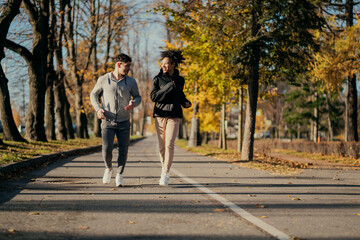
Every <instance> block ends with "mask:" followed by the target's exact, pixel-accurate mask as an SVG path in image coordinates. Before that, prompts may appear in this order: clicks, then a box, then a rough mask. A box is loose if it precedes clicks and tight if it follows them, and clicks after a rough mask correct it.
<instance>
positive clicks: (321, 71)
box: [155, 0, 360, 160]
mask: <svg viewBox="0 0 360 240" xmlns="http://www.w3.org/2000/svg"><path fill="white" fill-rule="evenodd" d="M172 2H173V5H172V6H171V7H162V8H157V9H155V11H161V12H162V13H164V14H168V16H169V20H168V27H169V29H171V31H172V32H173V33H174V34H173V35H174V36H175V37H174V39H173V41H172V42H169V44H168V47H170V48H171V47H174V48H177V47H179V46H181V47H183V49H184V52H185V55H186V59H187V63H186V66H185V68H184V69H183V71H184V72H185V73H186V74H185V75H186V76H187V80H188V89H190V91H189V94H192V93H194V94H192V95H193V101H194V102H195V104H194V109H197V111H194V113H195V112H196V113H197V115H196V116H194V117H198V118H200V121H201V124H200V125H204V128H208V130H209V126H210V125H214V124H218V121H221V123H220V131H219V132H220V136H221V137H220V140H221V139H222V141H220V146H223V147H226V141H224V139H225V137H224V135H225V131H224V127H223V126H224V125H225V124H224V120H225V116H224V115H225V109H226V108H225V106H231V105H234V104H238V106H239V120H238V123H239V124H238V125H239V127H238V129H239V135H238V142H239V144H238V146H239V150H240V148H241V150H242V151H241V152H242V159H243V160H251V159H252V158H253V143H254V132H255V121H256V111H257V104H258V102H259V101H260V102H261V103H262V105H263V106H266V102H268V103H267V105H271V104H272V103H269V101H270V100H272V101H273V104H276V103H275V102H276V101H277V100H278V99H279V98H280V96H279V95H281V94H282V92H281V91H280V88H278V89H276V86H277V85H279V86H280V85H281V84H280V83H283V82H287V85H289V84H290V85H292V86H296V89H304V90H303V91H308V92H309V94H307V97H310V100H308V99H307V100H306V101H304V99H305V98H304V97H305V96H304V97H302V98H301V99H302V100H300V101H301V102H302V103H304V102H311V103H312V108H313V109H314V110H313V112H310V113H305V112H304V113H303V114H301V110H300V109H299V108H295V109H291V110H290V111H288V110H289V108H288V109H287V110H286V109H285V110H284V109H283V107H284V106H286V105H287V106H288V107H289V106H291V105H292V106H294V104H292V103H293V102H292V101H294V100H296V99H298V98H299V96H300V95H298V96H296V97H294V96H293V98H291V96H289V97H288V99H287V102H288V104H286V102H285V98H283V100H282V105H283V106H282V109H280V110H279V109H277V111H278V112H277V113H275V114H274V115H279V114H284V112H286V111H288V112H291V114H293V115H297V116H296V117H294V116H292V117H291V116H290V115H289V114H287V115H286V114H285V116H286V118H287V119H286V120H287V121H288V124H289V126H290V127H291V128H294V127H295V126H299V125H303V124H304V123H303V122H301V121H303V120H304V119H305V118H304V117H305V116H307V119H308V120H309V121H310V122H311V126H312V130H311V132H313V134H312V139H317V134H318V132H319V131H318V123H319V122H318V119H319V113H318V109H317V108H318V106H319V100H318V99H319V97H321V98H322V97H325V99H326V100H327V106H329V108H328V114H329V119H330V121H329V123H330V126H331V116H330V114H331V112H332V110H331V109H330V105H331V104H330V102H331V101H334V99H336V96H339V94H341V91H342V89H343V87H344V86H345V87H346V90H347V98H346V111H345V116H346V117H345V118H346V121H345V126H346V127H345V136H346V140H347V141H358V133H357V132H358V130H357V88H356V74H357V73H358V72H359V65H358V64H359V56H358V54H359V36H360V34H359V30H358V28H359V24H360V23H357V24H356V25H355V12H354V8H356V7H357V5H358V4H360V3H359V2H354V1H353V0H346V1H336V0H333V1H331V0H322V1H321V0H293V1H275V0H248V1H241V0H240V1H238V0H237V1H231V0H230V1H223V0H220V1H198V0H192V1H186V2H180V1H172ZM354 25H355V26H354ZM291 88H294V87H291ZM287 89H289V87H287ZM306 89H308V90H306ZM244 90H246V91H247V94H246V96H245V97H244V93H243V91H244ZM259 94H260V95H259ZM274 95H275V96H274ZM235 96H236V97H235ZM244 98H245V100H246V107H245V108H246V114H245V126H244V127H243V126H242V124H241V123H242V122H243V120H242V116H243V115H242V111H243V109H244V106H243V101H244ZM299 99H300V98H299ZM221 106H222V107H221ZM220 111H221V116H218V118H217V119H216V120H215V121H214V118H213V119H211V120H210V118H209V117H208V116H209V115H212V116H214V115H216V113H218V112H220ZM275 111H276V110H275ZM265 112H266V111H265ZM306 114H308V115H306ZM268 119H272V118H271V117H269V118H268ZM209 120H210V121H211V122H209ZM274 120H275V119H274ZM273 122H276V121H273ZM205 126H206V127H205ZM242 129H244V130H242Z"/></svg>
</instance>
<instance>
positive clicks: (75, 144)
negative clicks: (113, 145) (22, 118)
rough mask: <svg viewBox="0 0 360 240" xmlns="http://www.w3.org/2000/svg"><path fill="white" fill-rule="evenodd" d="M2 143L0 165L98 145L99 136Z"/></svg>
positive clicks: (99, 141) (99, 142)
mask: <svg viewBox="0 0 360 240" xmlns="http://www.w3.org/2000/svg"><path fill="white" fill-rule="evenodd" d="M4 143H5V145H4V146H1V147H0V166H1V165H5V164H9V163H13V162H19V161H23V160H25V159H28V158H33V157H37V156H41V155H45V154H51V153H56V152H62V151H68V150H73V149H79V148H85V147H90V146H95V145H100V144H101V138H94V137H92V138H88V139H70V140H67V141H65V140H50V141H48V142H40V141H28V142H15V141H4Z"/></svg>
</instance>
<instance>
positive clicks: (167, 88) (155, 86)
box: [150, 78, 174, 102]
mask: <svg viewBox="0 0 360 240" xmlns="http://www.w3.org/2000/svg"><path fill="white" fill-rule="evenodd" d="M173 89H174V85H173V83H172V82H169V83H167V84H166V85H164V86H163V87H161V88H160V86H159V79H158V78H154V80H153V83H152V86H151V92H150V99H151V101H153V102H163V101H164V100H165V99H166V97H167V96H168V95H169V93H171V92H172V90H173Z"/></svg>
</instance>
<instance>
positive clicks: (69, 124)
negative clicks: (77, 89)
mask: <svg viewBox="0 0 360 240" xmlns="http://www.w3.org/2000/svg"><path fill="white" fill-rule="evenodd" d="M64 117H65V126H66V129H67V138H68V139H74V138H75V131H74V127H73V122H72V119H71V115H70V104H69V102H68V100H67V98H64Z"/></svg>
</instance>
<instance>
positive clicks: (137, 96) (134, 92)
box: [131, 80, 141, 107]
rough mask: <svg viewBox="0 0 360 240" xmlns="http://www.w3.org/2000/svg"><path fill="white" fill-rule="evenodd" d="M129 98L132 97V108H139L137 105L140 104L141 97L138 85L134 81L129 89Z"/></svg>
mask: <svg viewBox="0 0 360 240" xmlns="http://www.w3.org/2000/svg"><path fill="white" fill-rule="evenodd" d="M131 96H132V97H133V105H134V107H137V106H139V104H140V103H141V96H140V93H139V88H138V85H137V83H136V80H134V85H133V87H132V88H131Z"/></svg>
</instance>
